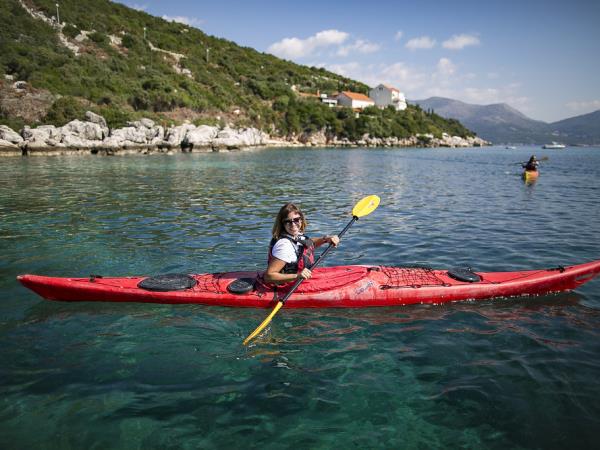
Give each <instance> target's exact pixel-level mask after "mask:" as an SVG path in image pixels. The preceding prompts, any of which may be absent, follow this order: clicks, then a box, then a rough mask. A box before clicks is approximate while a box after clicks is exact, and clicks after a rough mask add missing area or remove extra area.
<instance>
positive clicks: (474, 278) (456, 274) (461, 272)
mask: <svg viewBox="0 0 600 450" xmlns="http://www.w3.org/2000/svg"><path fill="white" fill-rule="evenodd" d="M448 276H449V277H450V278H454V279H455V280H458V281H466V282H468V283H477V282H478V281H481V277H480V276H479V275H477V274H476V273H475V272H473V269H471V268H470V267H455V268H453V269H450V270H449V271H448Z"/></svg>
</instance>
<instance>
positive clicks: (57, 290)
mask: <svg viewBox="0 0 600 450" xmlns="http://www.w3.org/2000/svg"><path fill="white" fill-rule="evenodd" d="M599 273H600V260H598V261H593V262H589V263H586V264H580V265H575V266H568V267H562V266H558V267H553V268H549V269H540V270H530V271H519V272H472V271H471V270H470V269H452V270H450V271H448V270H433V269H429V268H418V267H417V268H414V267H413V268H410V267H407V268H401V267H386V266H338V267H326V268H316V269H315V270H314V271H313V277H312V278H311V279H310V280H307V281H305V282H304V283H302V284H301V285H300V287H299V288H298V290H297V291H296V292H294V293H293V294H292V296H291V297H290V298H289V300H288V301H287V303H286V308H365V307H372V306H397V305H411V304H419V303H433V304H437V303H447V302H454V301H460V300H483V299H489V298H494V297H514V296H526V295H541V294H548V293H552V292H560V291H566V290H572V289H575V288H577V287H578V286H580V285H582V284H583V283H586V282H588V281H590V280H591V279H593V278H594V277H596V276H597V275H598V274H599ZM17 279H18V280H19V281H20V282H21V283H22V284H23V285H24V286H26V287H28V288H29V289H31V290H32V291H34V292H36V293H37V294H39V295H40V296H42V297H44V298H45V299H48V300H61V301H73V302H75V301H92V302H143V303H173V304H177V303H197V304H203V305H215V306H231V307H251V308H272V307H273V306H274V304H275V303H276V299H275V292H274V290H273V289H272V288H270V287H268V286H266V285H265V284H264V283H263V282H262V281H261V280H262V279H261V273H259V272H227V273H214V274H199V275H166V276H158V277H119V278H113V277H99V276H93V277H91V278H57V277H46V276H39V275H20V276H18V277H17ZM277 295H278V298H281V297H282V296H283V295H285V290H282V289H280V292H278V293H277Z"/></svg>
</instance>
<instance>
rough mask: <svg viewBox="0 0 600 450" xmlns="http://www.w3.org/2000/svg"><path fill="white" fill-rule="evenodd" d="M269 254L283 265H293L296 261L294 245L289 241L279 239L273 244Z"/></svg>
mask: <svg viewBox="0 0 600 450" xmlns="http://www.w3.org/2000/svg"><path fill="white" fill-rule="evenodd" d="M271 254H272V255H273V256H274V257H275V258H277V259H280V260H282V261H283V262H285V263H295V262H296V261H298V257H297V256H296V251H295V249H294V244H292V243H291V242H290V240H289V239H279V240H278V241H277V242H275V245H274V246H273V249H272V250H271Z"/></svg>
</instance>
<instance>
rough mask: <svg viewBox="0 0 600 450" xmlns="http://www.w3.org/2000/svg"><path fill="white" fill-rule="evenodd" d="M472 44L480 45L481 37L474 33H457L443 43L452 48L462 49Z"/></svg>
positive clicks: (445, 46)
mask: <svg viewBox="0 0 600 450" xmlns="http://www.w3.org/2000/svg"><path fill="white" fill-rule="evenodd" d="M471 45H479V38H478V37H477V36H474V35H472V34H455V35H454V36H452V37H451V38H450V39H448V40H446V41H444V42H443V43H442V47H444V48H447V49H450V50H462V49H463V48H465V47H469V46H471Z"/></svg>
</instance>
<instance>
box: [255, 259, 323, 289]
mask: <svg viewBox="0 0 600 450" xmlns="http://www.w3.org/2000/svg"><path fill="white" fill-rule="evenodd" d="M284 266H285V261H282V260H281V259H279V258H276V257H273V258H272V259H271V262H270V263H269V265H268V266H267V271H266V272H265V274H264V275H263V278H264V279H265V281H266V282H267V283H276V284H281V283H289V282H290V281H296V280H297V279H298V278H304V279H305V280H306V279H308V278H310V277H311V276H312V273H311V271H310V270H308V269H307V268H304V269H302V272H300V273H281V271H282V270H283V268H284Z"/></svg>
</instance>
